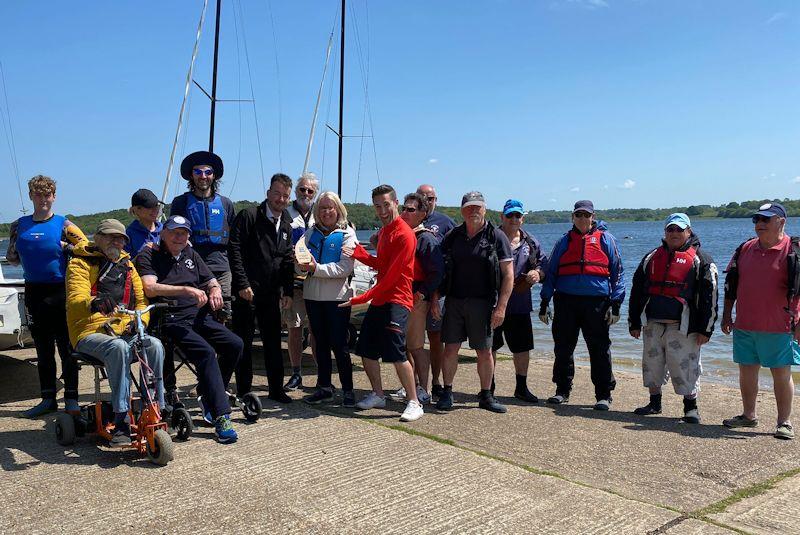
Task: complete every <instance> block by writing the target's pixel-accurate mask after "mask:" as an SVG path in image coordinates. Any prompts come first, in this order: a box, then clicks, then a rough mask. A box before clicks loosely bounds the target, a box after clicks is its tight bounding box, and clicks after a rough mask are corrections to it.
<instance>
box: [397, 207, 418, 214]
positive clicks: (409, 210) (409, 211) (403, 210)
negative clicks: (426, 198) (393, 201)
mask: <svg viewBox="0 0 800 535" xmlns="http://www.w3.org/2000/svg"><path fill="white" fill-rule="evenodd" d="M400 211H401V212H408V213H409V214H413V213H414V212H416V211H417V209H416V208H411V207H410V206H401V207H400Z"/></svg>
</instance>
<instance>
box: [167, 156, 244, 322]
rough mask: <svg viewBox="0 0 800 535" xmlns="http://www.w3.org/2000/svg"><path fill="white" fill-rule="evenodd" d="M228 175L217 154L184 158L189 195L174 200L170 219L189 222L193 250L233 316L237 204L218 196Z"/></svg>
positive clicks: (226, 308)
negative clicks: (231, 249)
mask: <svg viewBox="0 0 800 535" xmlns="http://www.w3.org/2000/svg"><path fill="white" fill-rule="evenodd" d="M224 171H225V168H224V166H223V164H222V158H220V157H219V156H217V155H216V154H214V153H213V152H208V151H197V152H193V153H191V154H190V155H188V156H187V157H186V158H184V159H183V162H181V176H182V177H183V178H184V180H186V182H187V186H188V188H189V191H187V192H186V193H184V194H182V195H179V196H177V197H175V198H174V199H173V200H172V204H171V206H170V211H169V215H180V216H183V217H185V218H186V219H188V220H189V223H190V225H191V227H192V228H191V231H192V246H193V247H194V249H195V250H196V251H197V252H198V253H200V256H201V257H202V258H203V260H204V261H205V263H206V265H207V266H208V267H209V269H210V270H211V272H212V273H213V274H214V277H216V279H217V282H219V283H220V286H222V296H223V299H225V302H226V306H225V308H224V309H225V311H226V312H227V313H229V312H230V295H231V268H230V265H229V263H228V237H229V233H230V226H231V224H232V223H233V217H234V216H235V215H236V213H235V209H234V206H233V202H232V201H231V200H230V199H229V198H228V197H225V196H223V195H219V194H218V193H217V192H218V191H219V181H220V179H221V178H222V175H223V173H224Z"/></svg>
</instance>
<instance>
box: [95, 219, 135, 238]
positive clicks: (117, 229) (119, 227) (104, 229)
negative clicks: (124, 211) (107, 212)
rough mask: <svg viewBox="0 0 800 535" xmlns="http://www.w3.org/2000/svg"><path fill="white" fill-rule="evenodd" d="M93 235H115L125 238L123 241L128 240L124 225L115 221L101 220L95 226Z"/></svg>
mask: <svg viewBox="0 0 800 535" xmlns="http://www.w3.org/2000/svg"><path fill="white" fill-rule="evenodd" d="M94 233H95V234H117V235H119V236H125V239H126V240H127V239H128V234H127V233H126V232H125V225H123V224H122V223H120V222H119V220H117V219H103V220H102V221H100V223H99V224H98V225H97V230H95V231H94Z"/></svg>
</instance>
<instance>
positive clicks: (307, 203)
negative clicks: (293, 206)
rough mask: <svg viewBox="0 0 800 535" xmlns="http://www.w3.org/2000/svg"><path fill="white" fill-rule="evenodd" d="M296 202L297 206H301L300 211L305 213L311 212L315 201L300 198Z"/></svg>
mask: <svg viewBox="0 0 800 535" xmlns="http://www.w3.org/2000/svg"><path fill="white" fill-rule="evenodd" d="M296 202H297V206H299V207H300V210H302V211H303V212H308V211H309V210H311V207H312V206H314V200H313V199H306V198H303V197H300V198H298V199H297V200H296Z"/></svg>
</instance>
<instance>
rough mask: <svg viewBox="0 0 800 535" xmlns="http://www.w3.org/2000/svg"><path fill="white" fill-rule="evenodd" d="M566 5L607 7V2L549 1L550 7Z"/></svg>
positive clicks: (591, 7) (600, 0)
mask: <svg viewBox="0 0 800 535" xmlns="http://www.w3.org/2000/svg"><path fill="white" fill-rule="evenodd" d="M566 6H578V7H581V8H584V9H607V8H608V7H609V4H608V2H607V1H606V0H553V1H552V2H550V9H560V8H563V7H566Z"/></svg>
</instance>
